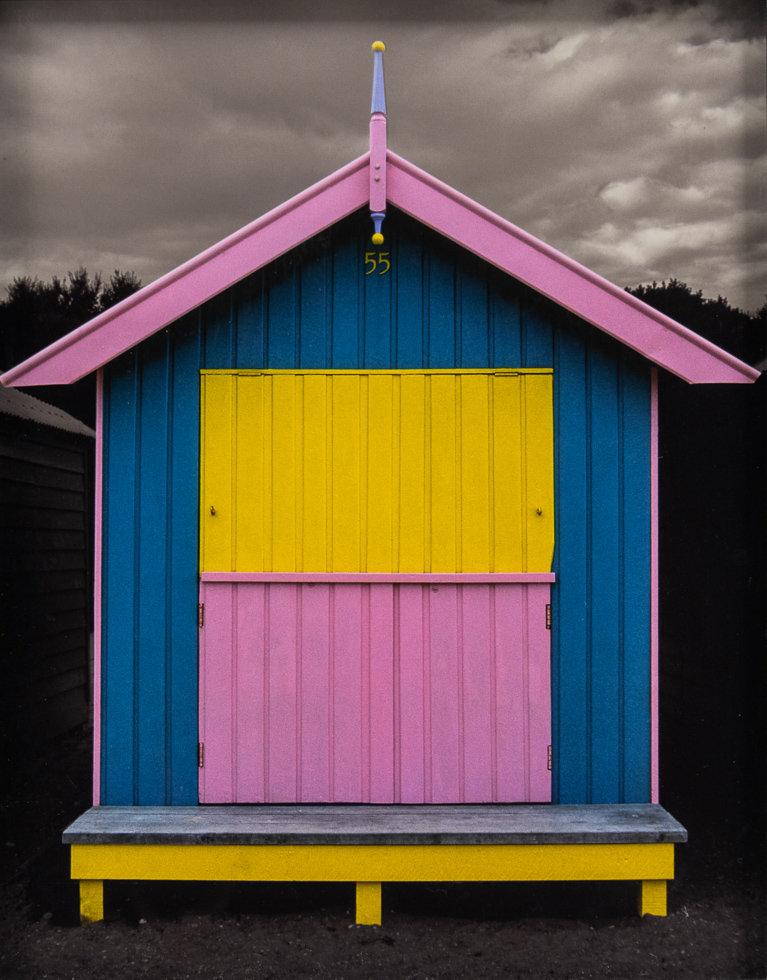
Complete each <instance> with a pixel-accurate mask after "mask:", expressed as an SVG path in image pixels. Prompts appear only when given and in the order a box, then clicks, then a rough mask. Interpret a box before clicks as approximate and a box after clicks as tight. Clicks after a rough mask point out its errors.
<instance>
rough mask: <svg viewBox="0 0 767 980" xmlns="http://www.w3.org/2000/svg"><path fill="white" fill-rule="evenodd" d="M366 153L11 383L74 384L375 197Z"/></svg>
mask: <svg viewBox="0 0 767 980" xmlns="http://www.w3.org/2000/svg"><path fill="white" fill-rule="evenodd" d="M368 159H369V154H368V153H366V154H364V155H363V156H361V157H358V159H356V160H354V161H352V163H350V164H347V166H345V167H343V168H342V169H340V170H337V171H336V172H335V173H334V174H331V175H330V176H329V177H326V178H325V179H324V180H322V181H320V182H319V183H317V184H314V185H313V186H312V187H310V188H308V189H307V190H305V191H302V192H301V193H300V194H297V195H296V196H295V197H293V198H291V199H290V200H289V201H286V202H285V203H284V204H281V205H280V206H279V207H277V208H274V210H273V211H270V212H269V213H268V214H265V215H263V216H262V217H261V218H258V219H257V220H256V221H253V222H252V223H251V224H249V225H246V226H245V227H244V228H242V229H240V230H239V231H237V232H235V233H234V234H233V235H230V236H229V237H228V238H225V239H224V240H223V241H221V242H219V243H218V244H217V245H214V246H213V247H212V248H209V249H207V250H206V251H204V252H201V253H200V254H199V255H197V256H196V257H195V258H193V259H190V260H189V261H188V262H185V263H184V264H183V265H181V266H179V267H178V268H177V269H174V270H173V272H169V273H168V274H167V275H166V276H162V277H161V278H160V279H157V280H156V281H155V282H153V283H150V284H149V285H148V286H145V287H144V288H143V289H141V290H139V292H137V293H134V294H133V295H132V296H129V297H128V298H127V299H124V300H123V301H122V302H121V303H118V304H117V305H116V306H113V307H112V308H111V309H109V310H107V311H106V312H104V313H102V314H101V315H100V316H97V317H95V318H94V319H93V320H90V321H89V322H88V323H86V324H84V325H83V326H82V327H78V328H77V330H73V331H72V332H71V333H69V334H67V335H66V336H65V337H62V338H61V340H58V341H56V343H54V344H51V345H50V346H49V347H46V348H45V349H44V350H42V351H39V352H38V353H37V354H35V355H34V356H33V357H30V358H29V359H28V360H26V361H24V362H23V363H22V364H19V365H17V366H16V367H14V368H12V369H11V370H10V371H6V373H5V374H4V375H2V377H0V381H2V383H3V384H4V385H21V384H23V385H40V384H71V383H72V382H74V381H77V380H78V379H79V378H82V377H83V376H84V375H86V374H89V373H90V372H91V371H94V370H95V369H96V368H99V367H101V366H102V365H104V364H106V363H107V362H108V361H111V360H113V359H114V358H115V357H117V356H118V355H119V354H122V353H123V352H124V351H126V350H129V349H130V348H131V347H134V346H135V345H136V344H137V343H139V342H140V341H142V340H145V339H146V338H147V337H149V336H151V335H152V334H153V333H156V332H157V331H158V330H160V329H162V328H163V327H165V326H167V325H168V324H169V323H172V322H173V321H174V320H177V319H178V318H179V317H181V316H183V315H184V314H185V313H188V312H189V311H190V310H193V309H194V308H195V307H197V306H199V305H200V304H201V303H204V302H205V301H206V300H208V299H210V298H211V297H212V296H215V295H216V294H217V293H220V292H221V291H222V290H223V289H226V288H228V287H229V286H231V285H233V284H234V283H236V282H238V281H239V280H240V279H243V278H244V277H245V276H247V275H250V273H252V272H254V271H255V270H256V269H259V268H261V266H264V265H266V264H267V263H268V262H271V261H272V259H275V258H277V256H279V255H282V254H283V253H284V252H287V251H288V250H289V249H291V248H294V247H295V246H296V245H298V244H300V243H301V242H302V241H305V240H306V239H307V238H310V237H311V236H312V235H316V234H318V233H319V232H320V231H322V230H323V229H325V228H327V227H329V226H330V225H332V224H334V223H335V222H336V221H340V220H341V218H344V217H345V216H346V215H347V214H350V213H351V212H352V211H355V210H356V209H357V208H359V207H362V205H363V204H366V203H367V201H368V166H367V164H368Z"/></svg>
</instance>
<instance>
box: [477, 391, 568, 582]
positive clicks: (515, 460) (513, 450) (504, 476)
mask: <svg viewBox="0 0 767 980" xmlns="http://www.w3.org/2000/svg"><path fill="white" fill-rule="evenodd" d="M521 390H522V384H521V380H520V378H519V377H513V376H510V375H507V376H503V375H498V376H496V377H495V378H494V384H493V407H492V413H493V415H492V420H491V424H492V428H493V435H492V445H493V541H494V553H493V562H492V571H494V572H499V571H506V570H507V569H512V568H519V569H520V570H526V569H525V561H524V557H523V552H522V524H523V520H524V515H523V492H522V489H523V462H524V434H523V432H522V419H521V412H520V396H521ZM552 496H553V494H552Z"/></svg>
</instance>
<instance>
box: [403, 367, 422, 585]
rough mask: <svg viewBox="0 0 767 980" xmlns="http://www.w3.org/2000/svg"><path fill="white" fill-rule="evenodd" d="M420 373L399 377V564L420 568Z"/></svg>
mask: <svg viewBox="0 0 767 980" xmlns="http://www.w3.org/2000/svg"><path fill="white" fill-rule="evenodd" d="M425 383H426V382H425V379H424V376H423V375H417V374H405V375H403V376H402V377H401V379H400V419H399V454H398V455H399V568H398V569H397V571H400V572H420V571H423V568H424V561H425V555H424V529H425V528H424V524H425V513H424V511H425V507H424V484H425V472H424V442H425V431H424V429H425V422H426V419H425V412H424V387H425Z"/></svg>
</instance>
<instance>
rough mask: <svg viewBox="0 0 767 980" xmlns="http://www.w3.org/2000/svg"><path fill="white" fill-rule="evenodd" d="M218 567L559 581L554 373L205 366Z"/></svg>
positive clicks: (211, 544)
mask: <svg viewBox="0 0 767 980" xmlns="http://www.w3.org/2000/svg"><path fill="white" fill-rule="evenodd" d="M201 405H202V428H201V457H202V459H201V484H200V552H201V567H202V570H203V571H238V572H414V573H423V572H459V573H462V572H463V573H465V572H547V571H549V570H550V568H551V559H552V555H553V550H554V465H553V421H552V376H551V372H550V371H545V370H531V371H527V370H519V371H481V370H474V371H458V370H456V371H262V372H255V371H253V372H248V371H231V372H227V371H206V372H203V373H202V399H201Z"/></svg>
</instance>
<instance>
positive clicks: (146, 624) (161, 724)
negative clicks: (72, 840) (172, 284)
mask: <svg viewBox="0 0 767 980" xmlns="http://www.w3.org/2000/svg"><path fill="white" fill-rule="evenodd" d="M142 362H143V364H142V367H143V371H142V385H141V400H140V411H141V439H140V443H139V452H138V458H137V463H138V468H139V474H140V488H139V501H138V502H139V513H138V520H137V523H138V541H137V544H138V549H137V554H136V562H137V579H138V581H139V583H140V584H141V592H140V594H139V596H138V597H137V598H138V603H137V610H138V623H137V626H138V630H137V645H136V669H137V674H138V691H137V693H138V697H137V700H136V708H137V714H136V730H137V732H138V733H139V738H138V746H137V748H138V772H137V776H138V783H137V791H138V799H139V801H140V803H141V804H144V805H161V804H162V803H163V802H164V800H165V794H166V782H165V773H166V764H167V758H166V756H167V751H168V744H167V739H166V683H167V663H166V655H167V648H168V643H167V628H168V623H167V594H166V588H167V582H166V577H165V568H166V566H167V564H168V537H167V535H168V523H169V520H170V514H169V513H168V496H167V492H166V491H167V484H168V414H169V413H168V398H169V385H168V370H169V364H168V358H167V334H165V333H164V332H162V333H160V334H156V335H155V336H154V337H152V338H150V340H148V341H146V342H145V343H144V345H143V347H142Z"/></svg>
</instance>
